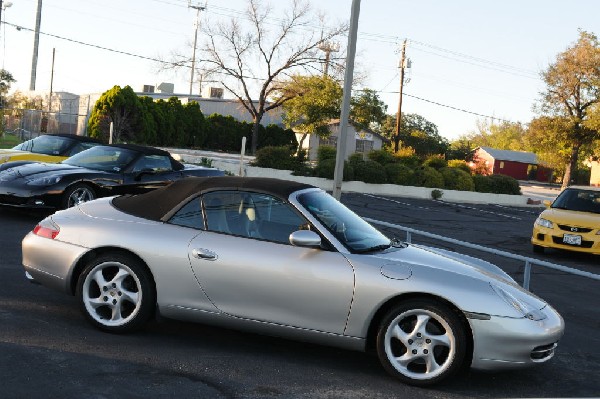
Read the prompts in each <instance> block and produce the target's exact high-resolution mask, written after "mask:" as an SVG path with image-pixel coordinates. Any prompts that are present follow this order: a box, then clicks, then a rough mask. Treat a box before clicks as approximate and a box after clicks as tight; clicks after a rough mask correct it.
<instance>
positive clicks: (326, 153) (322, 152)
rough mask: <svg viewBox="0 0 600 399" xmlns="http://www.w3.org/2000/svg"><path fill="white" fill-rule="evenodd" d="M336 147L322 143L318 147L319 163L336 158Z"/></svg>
mask: <svg viewBox="0 0 600 399" xmlns="http://www.w3.org/2000/svg"><path fill="white" fill-rule="evenodd" d="M335 154H336V150H335V147H333V146H330V145H321V146H319V148H318V149H317V163H321V162H322V161H324V160H326V159H335Z"/></svg>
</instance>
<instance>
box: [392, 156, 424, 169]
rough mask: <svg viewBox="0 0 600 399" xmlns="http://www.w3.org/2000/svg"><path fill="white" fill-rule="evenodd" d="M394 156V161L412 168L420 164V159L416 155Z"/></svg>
mask: <svg viewBox="0 0 600 399" xmlns="http://www.w3.org/2000/svg"><path fill="white" fill-rule="evenodd" d="M395 158H396V162H398V163H401V164H402V165H406V166H408V167H409V168H412V169H415V168H418V167H419V165H421V160H420V159H419V157H417V156H416V155H396V156H395Z"/></svg>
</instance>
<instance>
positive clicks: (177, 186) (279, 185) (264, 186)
mask: <svg viewBox="0 0 600 399" xmlns="http://www.w3.org/2000/svg"><path fill="white" fill-rule="evenodd" d="M307 188H315V187H314V186H311V185H310V184H306V183H299V182H294V181H288V180H280V179H271V178H266V177H233V176H217V177H188V178H185V179H182V180H178V181H176V182H174V183H172V184H170V185H168V186H166V187H163V188H159V189H158V190H154V191H150V192H148V193H145V194H139V195H124V196H121V197H117V198H114V199H113V200H112V203H113V205H114V206H115V208H117V209H119V210H121V211H123V212H125V213H128V214H130V215H134V216H138V217H141V218H144V219H150V220H157V221H158V220H163V218H164V217H165V216H166V215H167V214H169V213H170V212H171V210H172V209H173V208H175V207H176V206H177V205H179V204H181V203H182V202H184V201H186V200H187V199H188V198H190V197H193V196H195V195H197V194H200V193H202V192H205V191H212V190H215V189H219V190H248V191H256V192H261V193H265V194H271V195H274V196H276V197H279V198H282V199H285V200H287V198H288V197H289V196H290V194H291V193H293V192H295V191H298V190H303V189H307Z"/></svg>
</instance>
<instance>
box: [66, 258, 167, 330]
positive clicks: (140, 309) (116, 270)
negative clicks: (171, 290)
mask: <svg viewBox="0 0 600 399" xmlns="http://www.w3.org/2000/svg"><path fill="white" fill-rule="evenodd" d="M77 297H78V299H79V301H80V305H81V308H82V310H83V313H84V314H85V315H86V317H87V318H88V319H89V320H90V321H91V322H92V324H94V325H95V326H96V327H98V328H100V329H102V330H105V331H110V332H125V331H131V330H134V329H137V328H139V327H141V326H142V325H143V324H144V323H145V322H146V321H147V320H148V319H149V317H150V316H151V315H152V312H153V309H154V303H155V299H154V298H155V294H154V289H153V285H152V282H151V279H150V277H149V275H148V272H147V271H146V268H145V267H144V266H143V265H142V264H141V263H140V262H139V261H137V260H136V259H134V258H131V257H129V256H125V255H121V254H114V255H112V256H111V255H110V254H108V255H103V256H101V257H100V258H97V259H95V260H94V261H92V262H91V263H90V264H88V266H87V267H86V268H85V270H84V271H83V273H82V274H81V277H80V278H79V282H78V284H77Z"/></svg>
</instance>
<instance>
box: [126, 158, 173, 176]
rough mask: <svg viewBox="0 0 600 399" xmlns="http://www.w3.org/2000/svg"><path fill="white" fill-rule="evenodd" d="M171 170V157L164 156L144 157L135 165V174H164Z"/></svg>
mask: <svg viewBox="0 0 600 399" xmlns="http://www.w3.org/2000/svg"><path fill="white" fill-rule="evenodd" d="M171 169H172V168H171V160H170V159H169V157H167V156H164V155H144V156H143V157H141V158H140V159H138V161H137V162H136V163H135V165H134V167H133V172H141V171H142V170H152V171H155V172H162V171H168V170H171Z"/></svg>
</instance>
